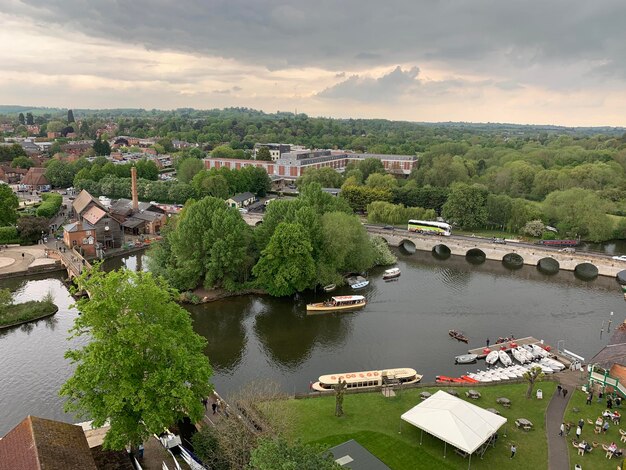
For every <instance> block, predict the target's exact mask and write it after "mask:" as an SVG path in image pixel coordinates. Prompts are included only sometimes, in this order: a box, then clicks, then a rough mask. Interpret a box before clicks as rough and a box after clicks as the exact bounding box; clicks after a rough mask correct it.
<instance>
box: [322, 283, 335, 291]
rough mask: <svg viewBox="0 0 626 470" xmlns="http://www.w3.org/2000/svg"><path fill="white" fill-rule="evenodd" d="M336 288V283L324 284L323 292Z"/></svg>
mask: <svg viewBox="0 0 626 470" xmlns="http://www.w3.org/2000/svg"><path fill="white" fill-rule="evenodd" d="M336 288H337V285H336V284H328V285H327V286H324V292H332V291H334V290H335V289H336Z"/></svg>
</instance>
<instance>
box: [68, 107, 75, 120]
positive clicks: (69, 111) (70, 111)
mask: <svg viewBox="0 0 626 470" xmlns="http://www.w3.org/2000/svg"><path fill="white" fill-rule="evenodd" d="M67 122H68V123H70V122H75V121H74V112H73V111H72V110H71V109H68V110H67Z"/></svg>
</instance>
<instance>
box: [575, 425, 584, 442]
mask: <svg viewBox="0 0 626 470" xmlns="http://www.w3.org/2000/svg"><path fill="white" fill-rule="evenodd" d="M582 432H583V430H582V429H581V427H580V426H578V427H577V428H576V439H577V440H579V439H580V435H581V433H582Z"/></svg>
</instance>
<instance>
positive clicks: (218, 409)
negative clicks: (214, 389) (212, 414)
mask: <svg viewBox="0 0 626 470" xmlns="http://www.w3.org/2000/svg"><path fill="white" fill-rule="evenodd" d="M215 404H216V407H215V410H216V411H217V412H218V413H219V412H220V408H221V407H222V400H220V399H219V398H218V399H217V401H216V402H215Z"/></svg>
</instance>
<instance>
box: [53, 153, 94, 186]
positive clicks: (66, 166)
mask: <svg viewBox="0 0 626 470" xmlns="http://www.w3.org/2000/svg"><path fill="white" fill-rule="evenodd" d="M81 172H84V173H87V174H88V173H89V170H87V169H83V170H81ZM74 176H75V174H74V168H73V167H72V164H71V163H69V162H66V161H62V160H57V159H52V160H50V161H48V162H47V164H46V178H47V179H48V181H49V182H50V184H51V185H52V186H53V187H55V188H67V187H69V186H72V184H73V181H74Z"/></svg>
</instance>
